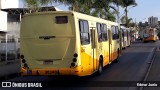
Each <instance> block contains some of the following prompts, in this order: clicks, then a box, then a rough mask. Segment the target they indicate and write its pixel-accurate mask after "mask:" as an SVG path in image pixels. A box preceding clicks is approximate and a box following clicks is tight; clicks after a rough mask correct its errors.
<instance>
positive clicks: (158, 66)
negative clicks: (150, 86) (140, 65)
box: [147, 49, 160, 81]
mask: <svg viewBox="0 0 160 90" xmlns="http://www.w3.org/2000/svg"><path fill="white" fill-rule="evenodd" d="M147 81H160V50H159V49H157V51H156V53H155V59H154V61H153V63H152V67H151V69H150V72H149V75H148V78H147Z"/></svg>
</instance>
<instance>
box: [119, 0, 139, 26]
mask: <svg viewBox="0 0 160 90" xmlns="http://www.w3.org/2000/svg"><path fill="white" fill-rule="evenodd" d="M119 2H120V5H121V6H122V7H123V8H125V10H124V11H125V15H126V26H127V27H128V7H129V6H136V5H137V3H136V2H135V0H121V1H119Z"/></svg>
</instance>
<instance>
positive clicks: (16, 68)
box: [0, 61, 20, 81]
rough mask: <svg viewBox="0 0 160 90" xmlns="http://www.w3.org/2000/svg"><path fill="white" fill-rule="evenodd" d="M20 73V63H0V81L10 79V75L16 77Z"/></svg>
mask: <svg viewBox="0 0 160 90" xmlns="http://www.w3.org/2000/svg"><path fill="white" fill-rule="evenodd" d="M19 73H20V61H14V62H9V63H7V64H6V62H0V81H1V80H4V79H7V78H8V77H12V76H10V75H18V74H19Z"/></svg>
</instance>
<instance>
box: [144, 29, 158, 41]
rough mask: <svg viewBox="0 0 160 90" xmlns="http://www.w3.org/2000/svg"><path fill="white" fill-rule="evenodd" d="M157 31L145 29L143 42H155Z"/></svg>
mask: <svg viewBox="0 0 160 90" xmlns="http://www.w3.org/2000/svg"><path fill="white" fill-rule="evenodd" d="M157 38H158V37H157V29H156V28H147V29H146V30H145V31H144V33H143V42H149V41H153V42H156V41H157Z"/></svg>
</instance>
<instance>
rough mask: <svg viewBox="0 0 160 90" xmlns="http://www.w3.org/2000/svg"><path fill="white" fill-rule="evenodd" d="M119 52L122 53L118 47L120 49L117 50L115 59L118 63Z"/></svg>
mask: <svg viewBox="0 0 160 90" xmlns="http://www.w3.org/2000/svg"><path fill="white" fill-rule="evenodd" d="M119 54H120V52H119V49H118V50H117V58H116V59H115V62H116V63H117V62H118V58H119Z"/></svg>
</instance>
